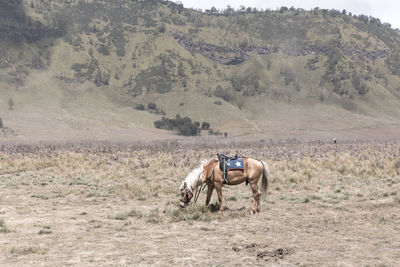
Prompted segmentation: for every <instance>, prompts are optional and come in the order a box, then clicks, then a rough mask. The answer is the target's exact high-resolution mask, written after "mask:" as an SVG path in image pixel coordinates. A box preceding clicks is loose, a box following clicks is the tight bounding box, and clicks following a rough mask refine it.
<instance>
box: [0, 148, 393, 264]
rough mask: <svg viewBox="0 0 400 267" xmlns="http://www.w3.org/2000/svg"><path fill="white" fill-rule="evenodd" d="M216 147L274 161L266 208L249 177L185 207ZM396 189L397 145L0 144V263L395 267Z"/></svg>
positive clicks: (271, 168) (265, 202) (228, 151)
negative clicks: (219, 199) (255, 200)
mask: <svg viewBox="0 0 400 267" xmlns="http://www.w3.org/2000/svg"><path fill="white" fill-rule="evenodd" d="M217 152H221V153H225V154H235V153H239V154H241V155H245V156H249V157H254V158H258V159H261V160H264V161H266V162H267V163H268V164H269V167H270V171H271V176H270V184H269V185H270V186H269V190H268V194H267V195H266V196H265V197H264V198H263V200H262V211H261V212H260V213H259V214H256V215H250V214H249V213H248V209H249V208H250V207H251V204H252V193H251V190H250V188H249V187H246V186H245V185H244V184H242V185H238V186H232V187H224V189H223V195H224V201H225V202H226V207H227V208H226V210H225V212H224V213H222V214H218V213H217V212H215V203H216V194H215V192H214V195H213V199H212V203H214V204H213V205H211V207H210V208H205V207H204V202H205V193H202V194H201V195H200V198H199V201H198V202H197V204H193V205H191V206H190V207H188V208H186V209H180V208H178V205H177V203H178V196H179V195H178V193H179V192H178V187H179V185H180V183H181V180H182V179H184V178H185V176H186V175H187V174H188V172H189V171H190V170H191V169H193V168H195V167H198V166H199V163H200V161H201V160H202V159H210V158H215V155H216V153H217ZM399 190H400V144H399V143H395V142H393V143H391V142H386V143H385V142H380V143H367V142H364V143H345V144H337V145H333V144H326V143H299V142H285V143H273V142H252V143H243V142H241V143H226V144H210V143H208V144H203V143H201V142H199V143H184V142H179V143H178V142H174V141H168V142H167V141H165V142H158V143H152V144H87V145H40V146H28V145H27V146H23V145H2V146H0V265H15V266H17V265H18V266H21V265H33V266H38V265H46V266H65V265H85V266H86V265H89V266H99V265H113V266H126V265H134V266H148V265H156V266H182V265H189V266H250V265H256V266H257V265H258V266H264V265H290V266H291V265H306V266H310V265H313V266H320V265H329V266H349V265H350V266H351V265H354V266H359V265H364V266H365V265H379V266H384V265H385V266H393V265H397V264H398V263H399V262H400V234H399V233H400V196H399Z"/></svg>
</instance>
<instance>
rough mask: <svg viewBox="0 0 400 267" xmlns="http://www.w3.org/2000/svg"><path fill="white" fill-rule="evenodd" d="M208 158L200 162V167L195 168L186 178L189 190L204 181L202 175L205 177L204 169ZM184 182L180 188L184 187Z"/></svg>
mask: <svg viewBox="0 0 400 267" xmlns="http://www.w3.org/2000/svg"><path fill="white" fill-rule="evenodd" d="M207 162H208V161H207V160H203V161H202V162H201V164H200V167H198V168H196V169H193V170H192V171H191V172H190V173H189V174H188V176H187V177H186V179H185V181H184V182H185V183H186V185H187V188H189V190H193V189H194V188H196V187H197V186H198V185H200V184H201V183H202V177H203V175H202V174H203V170H204V165H205V164H206V163H207ZM183 184H184V183H182V185H181V187H180V189H182V188H183Z"/></svg>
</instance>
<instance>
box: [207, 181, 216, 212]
mask: <svg viewBox="0 0 400 267" xmlns="http://www.w3.org/2000/svg"><path fill="white" fill-rule="evenodd" d="M213 191H214V186H212V185H208V186H207V198H206V206H207V207H208V205H209V204H210V200H211V196H212V193H213Z"/></svg>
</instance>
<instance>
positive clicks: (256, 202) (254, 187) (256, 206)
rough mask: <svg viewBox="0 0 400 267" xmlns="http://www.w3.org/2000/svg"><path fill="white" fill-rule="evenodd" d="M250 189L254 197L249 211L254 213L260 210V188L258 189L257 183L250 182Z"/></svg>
mask: <svg viewBox="0 0 400 267" xmlns="http://www.w3.org/2000/svg"><path fill="white" fill-rule="evenodd" d="M250 186H251V190H252V191H253V197H254V202H253V208H252V209H251V212H252V213H253V214H254V213H256V212H260V207H261V204H260V196H261V193H260V190H258V185H257V183H251V184H250Z"/></svg>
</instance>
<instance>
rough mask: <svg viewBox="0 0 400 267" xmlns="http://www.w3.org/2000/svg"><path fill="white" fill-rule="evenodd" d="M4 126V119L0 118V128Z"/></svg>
mask: <svg viewBox="0 0 400 267" xmlns="http://www.w3.org/2000/svg"><path fill="white" fill-rule="evenodd" d="M1 128H3V120H2V119H1V118H0V129H1Z"/></svg>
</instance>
